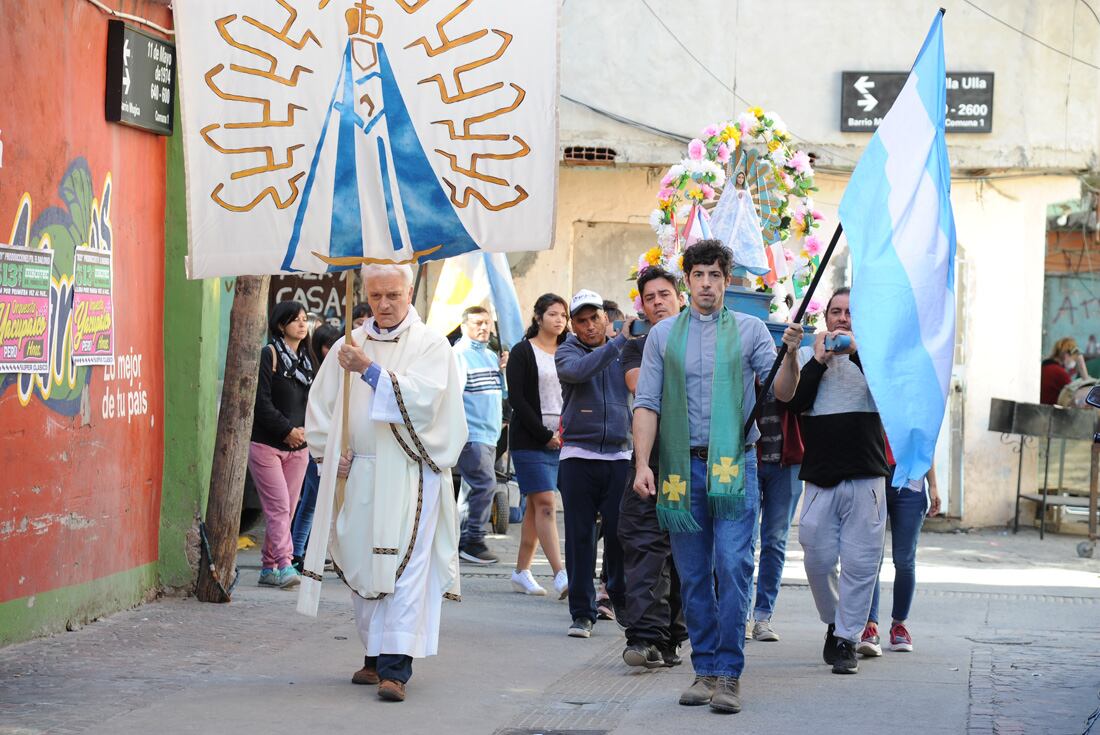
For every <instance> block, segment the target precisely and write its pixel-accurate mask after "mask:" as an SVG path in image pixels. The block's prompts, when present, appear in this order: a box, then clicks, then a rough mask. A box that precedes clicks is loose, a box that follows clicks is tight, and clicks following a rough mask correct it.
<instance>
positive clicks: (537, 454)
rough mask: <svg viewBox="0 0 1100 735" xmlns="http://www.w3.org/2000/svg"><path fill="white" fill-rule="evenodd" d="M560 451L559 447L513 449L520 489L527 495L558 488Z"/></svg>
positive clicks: (513, 462) (513, 461)
mask: <svg viewBox="0 0 1100 735" xmlns="http://www.w3.org/2000/svg"><path fill="white" fill-rule="evenodd" d="M560 453H561V452H560V451H558V450H557V449H513V450H512V452H511V454H512V465H513V466H514V467H515V468H516V482H518V483H519V491H520V492H521V493H523V494H524V495H527V494H528V493H542V492H546V491H548V490H550V491H553V490H557V489H558V455H559V454H560Z"/></svg>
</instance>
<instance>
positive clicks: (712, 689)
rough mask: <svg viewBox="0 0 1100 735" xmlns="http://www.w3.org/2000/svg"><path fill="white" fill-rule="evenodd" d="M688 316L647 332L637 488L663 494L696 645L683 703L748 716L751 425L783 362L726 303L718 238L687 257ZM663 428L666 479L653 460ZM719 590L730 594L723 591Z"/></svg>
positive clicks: (765, 337) (791, 345) (787, 375)
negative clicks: (761, 391)
mask: <svg viewBox="0 0 1100 735" xmlns="http://www.w3.org/2000/svg"><path fill="white" fill-rule="evenodd" d="M683 263H684V265H683V268H684V273H685V280H686V283H687V286H688V291H689V293H690V295H691V307H690V308H689V309H685V310H684V311H683V312H682V313H681V314H680V316H678V317H676V318H674V319H665V320H664V321H661V322H660V323H658V324H656V325H655V326H654V327H653V328H652V329H651V330H650V332H649V338H648V340H647V341H646V346H645V352H644V354H643V357H642V368H641V374H640V375H639V379H638V390H637V395H636V398H635V400H634V464H635V472H636V474H635V480H634V491H635V492H636V493H638V494H639V495H642V496H643V497H648V496H652V495H656V496H657V516H658V519H659V521H660V523H661V526H662V527H663V528H666V529H667V530H668V531H669V532H670V538H671V541H672V556H673V559H674V560H675V562H676V568H677V570H678V571H679V573H680V591H681V598H682V600H683V605H684V616H685V618H686V621H687V629H688V637H689V638H690V640H691V646H692V652H691V663H692V666H693V667H694V669H695V681H694V682H693V683H692V685H691V687H689V688H688V689H687V690H686V691H684V693H683V694H682V695H681V697H680V704H684V705H703V704H710V706H711V709H712V710H714V711H716V712H725V713H733V712H739V711H740V710H741V698H740V693H739V679H740V677H741V671H742V669H743V668H744V665H745V655H744V645H745V618H746V605H747V602H746V600H747V592H748V589H749V586H750V585H751V583H752V571H753V556H752V534H753V525H754V522H755V518H756V513H757V512H758V510H759V506H760V489H759V486H758V484H757V475H756V452H755V450H754V446H753V445H754V444H755V442H756V440H757V438H758V437H759V435H760V432H759V431H758V430H757V428H756V426H755V425H754V426H753V427H752V429H751V430H750V432H749V434H748V435H747V436H746V435H744V425H745V421H746V418H747V417H748V416H750V415H751V414H752V412H753V408H754V407H755V404H756V390H755V378H757V377H758V378H760V379H761V380H764V379H765V378H766V377H767V374H768V372H769V371H770V369H771V367H772V364H773V363H774V362H775V356H776V350H775V343H774V342H773V341H772V338H771V335H770V333H769V332H768V328H767V327H766V326H765V324H764V322H762V321H760V320H759V319H757V318H755V317H752V316H748V315H745V314H736V313H734V312H732V311H729V310H727V309H726V308H725V307H724V305H723V296H724V294H725V289H726V286H727V285H728V284H729V282H730V267H731V258H730V252H729V251H728V250H727V249H726V248H725V247H724V246H723V245H722V243H721V242H719V241H718V240H700V241H699V242H697V243H695V244H694V245H692V246H691V247H689V248H687V250H685V251H684V260H683ZM801 341H802V326H801V325H799V324H792V325H789V326H788V327H787V330H786V332H785V333H784V334H783V342H784V344H786V345H787V349H788V352H787V356H786V358H785V359H784V361H783V364H782V366H781V367H780V370H779V373H778V374H777V375H776V378H775V384H774V390H775V396H776V398H778V399H779V400H781V401H786V400H790V399H791V397H793V395H794V391H795V388H796V387H797V385H798V375H799V370H798V360H797V356H796V353H797V351H798V346H799V344H800V343H801ZM658 426H659V428H660V433H661V444H660V457H659V472H658V475H657V477H654V475H653V471H652V470H651V469H650V468H649V455H650V452H651V451H652V448H653V439H654V436H655V435H656V433H657V429H658ZM717 587H721V589H722V594H721V595H719V594H718V593H717Z"/></svg>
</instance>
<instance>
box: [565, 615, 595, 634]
mask: <svg viewBox="0 0 1100 735" xmlns="http://www.w3.org/2000/svg"><path fill="white" fill-rule="evenodd" d="M567 635H568V636H569V637H570V638H591V637H592V621H591V620H589V619H588V618H577V619H576V620H574V621H573V624H572V625H570V626H569V631H568V633H567Z"/></svg>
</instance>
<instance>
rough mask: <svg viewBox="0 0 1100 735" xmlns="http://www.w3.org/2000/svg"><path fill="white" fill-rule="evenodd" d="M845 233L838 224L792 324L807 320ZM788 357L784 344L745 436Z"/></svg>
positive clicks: (758, 394) (763, 387) (762, 389)
mask: <svg viewBox="0 0 1100 735" xmlns="http://www.w3.org/2000/svg"><path fill="white" fill-rule="evenodd" d="M843 231H844V225H842V224H841V223H839V222H838V223H837V226H836V230H835V231H834V232H833V239H832V240H830V241H829V247H828V248H827V249H826V250H825V254H824V255H823V256H821V264H820V265H819V266H818V267H817V272H815V273H814V277H813V279H812V280H811V281H810V286H809V288H807V289H806V293H805V295H803V297H802V300H801V302H799V304H798V313H797V314H795V317H794V319H792V320H791V321H792V322H794V323H801V322H802V320H803V319H804V318H805V316H806V307H807V306H808V305H809V303H810V298H811V297H813V295H814V291H816V290H817V284H818V283H820V282H821V276H822V274H823V273H825V266H827V265H828V264H829V258H831V257H833V250H835V249H836V244H837V242H839V241H840V233H842V232H843ZM786 356H787V345H786V343H784V344H781V345H780V346H779V354H778V355H776V356H775V362H774V363H773V364H772V369H771V370H769V371H768V377H767V379H766V380H765V381H764V385H763V386H761V388H760V392H759V393H757V398H756V406H755V408H753V411H752V415H751V416H749V420H748V421H746V422H745V436H748V435H749V431H751V430H752V425H753V424H754V423H755V422H756V419H758V418H759V417H760V410H761V408H762V407H763V404H764V397H765V396H767V395H768V391H769V390H771V387H772V383H774V382H775V376H776V374H777V373H778V372H779V366H780V365H782V364H783V358H784V357H786Z"/></svg>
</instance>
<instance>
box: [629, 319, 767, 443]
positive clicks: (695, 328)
mask: <svg viewBox="0 0 1100 735" xmlns="http://www.w3.org/2000/svg"><path fill="white" fill-rule="evenodd" d="M733 315H734V317H735V318H736V319H737V328H738V330H740V332H741V355H742V359H741V382H742V383H743V385H744V395H743V396H742V411H743V413H744V415H743V416H736V417H733V416H731V417H728V420H730V421H740V422H741V423H742V424H743V423H744V422H745V417H747V416H748V415H749V414H751V413H752V411H753V408H755V406H756V383H755V380H754V378H755V377H757V376H759V378H760V380H761V381H763V380H765V379H766V378H767V376H768V371H770V370H771V367H772V364H773V363H774V362H775V356H776V349H775V342H773V341H772V337H771V333H770V332H768V328H767V326H765V324H764V322H762V321H761V320H759V319H757V318H756V317H754V316H749V315H747V314H740V313H737V312H733ZM717 320H718V315H717V314H710V315H707V316H704V315H702V314H700V313H699V312H697V311H695V309H690V317H689V323H688V337H687V355H686V356H685V364H684V371H685V379H686V383H687V409H688V426H690V427H691V437H690V441H691V446H693V447H705V446H707V445H708V444H709V443H710V421H711V415H710V401H711V385H712V382H713V377H714V360H715V348H716V346H717V342H718V321H717ZM675 321H676V320H675V319H664V320H662V321H660V322H658V323H657V324H655V325H654V326H653V328H652V329H651V330H649V338H648V339H647V340H646V344H645V352H644V353H643V354H642V369H641V373H640V374H639V375H638V390H637V393H636V395H635V397H634V408H636V409H637V408H648V409H649V410H651V411H654V412H656V413H660V412H661V393H662V389H663V387H664V376H665V346H666V345H667V344H668V336H669V333H670V332H671V331H672V325H673V323H675ZM723 418H724V417H723ZM759 437H760V431H759V430H758V429H757V428H756V426H755V425H753V427H752V430H751V431H750V432H749V435H748V436H746V437H745V443H746V444H752V443H753V442H755V441H756V440H757V439H758V438H759Z"/></svg>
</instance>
